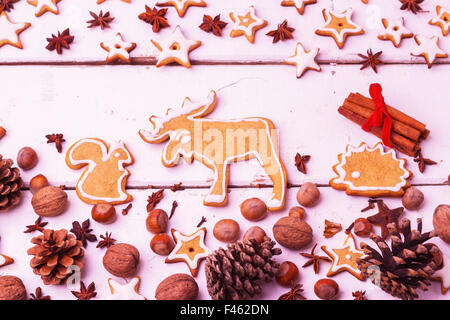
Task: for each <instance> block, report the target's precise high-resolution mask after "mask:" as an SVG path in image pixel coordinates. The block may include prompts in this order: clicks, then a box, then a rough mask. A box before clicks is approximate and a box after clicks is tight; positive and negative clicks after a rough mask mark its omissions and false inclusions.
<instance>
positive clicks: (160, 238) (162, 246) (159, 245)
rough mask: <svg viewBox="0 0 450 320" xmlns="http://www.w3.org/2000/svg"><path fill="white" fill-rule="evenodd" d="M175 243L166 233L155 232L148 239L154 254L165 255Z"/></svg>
mask: <svg viewBox="0 0 450 320" xmlns="http://www.w3.org/2000/svg"><path fill="white" fill-rule="evenodd" d="M174 247H175V244H174V243H173V240H172V238H170V237H169V236H168V235H167V234H166V233H159V234H155V235H154V236H153V238H152V240H151V241H150V249H152V251H153V252H154V253H156V254H159V255H161V256H167V255H168V254H169V253H170V252H172V250H173V248H174Z"/></svg>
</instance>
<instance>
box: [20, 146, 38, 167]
mask: <svg viewBox="0 0 450 320" xmlns="http://www.w3.org/2000/svg"><path fill="white" fill-rule="evenodd" d="M38 161H39V158H38V155H37V153H36V151H34V149H33V148H30V147H23V148H22V149H20V150H19V152H18V153H17V165H18V166H19V167H20V168H21V169H23V170H31V169H33V168H34V167H35V166H36V165H37V163H38Z"/></svg>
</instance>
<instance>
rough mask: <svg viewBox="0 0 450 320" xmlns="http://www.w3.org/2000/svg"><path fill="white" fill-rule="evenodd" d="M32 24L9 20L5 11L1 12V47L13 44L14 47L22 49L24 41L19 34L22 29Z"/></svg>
mask: <svg viewBox="0 0 450 320" xmlns="http://www.w3.org/2000/svg"><path fill="white" fill-rule="evenodd" d="M30 26H31V23H28V22H24V23H14V22H12V21H11V20H9V17H8V15H7V14H6V12H5V11H3V12H2V13H1V14H0V48H1V47H3V46H4V45H7V44H9V45H11V46H13V47H16V48H19V49H22V48H23V46H22V42H21V41H20V38H19V35H20V33H21V32H22V31H24V30H26V29H27V28H29V27H30Z"/></svg>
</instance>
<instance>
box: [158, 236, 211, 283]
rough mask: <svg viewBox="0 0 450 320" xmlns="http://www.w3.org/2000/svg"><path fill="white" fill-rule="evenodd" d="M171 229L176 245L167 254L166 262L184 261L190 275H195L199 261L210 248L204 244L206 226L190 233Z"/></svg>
mask: <svg viewBox="0 0 450 320" xmlns="http://www.w3.org/2000/svg"><path fill="white" fill-rule="evenodd" d="M171 231H172V236H173V239H174V240H175V243H176V245H175V248H174V249H173V250H172V252H171V253H170V254H169V255H168V256H167V258H166V263H173V262H185V263H186V264H187V265H188V267H189V270H190V271H191V274H192V276H194V277H195V276H196V275H197V271H198V266H199V264H200V261H201V260H203V259H205V258H206V257H207V256H208V255H209V254H210V253H211V250H209V249H208V247H206V246H205V235H206V228H201V229H198V230H197V231H195V232H194V233H193V234H191V235H185V234H182V233H181V232H179V231H177V230H175V229H172V230H171Z"/></svg>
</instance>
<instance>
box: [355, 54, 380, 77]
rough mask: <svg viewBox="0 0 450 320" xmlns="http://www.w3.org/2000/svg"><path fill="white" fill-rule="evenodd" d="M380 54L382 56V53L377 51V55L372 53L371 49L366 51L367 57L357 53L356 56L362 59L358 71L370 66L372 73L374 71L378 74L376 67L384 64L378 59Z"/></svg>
mask: <svg viewBox="0 0 450 320" xmlns="http://www.w3.org/2000/svg"><path fill="white" fill-rule="evenodd" d="M382 54H383V51H378V52H377V53H373V52H372V49H369V50H367V56H366V55H363V54H361V53H358V56H359V57H360V58H362V59H363V60H362V61H361V63H362V66H361V68H360V70H362V69H365V68H367V67H369V66H370V67H371V68H372V69H373V71H375V73H378V70H377V65H382V64H384V62H383V61H381V60H380V59H379V58H380V56H381V55H382Z"/></svg>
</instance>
